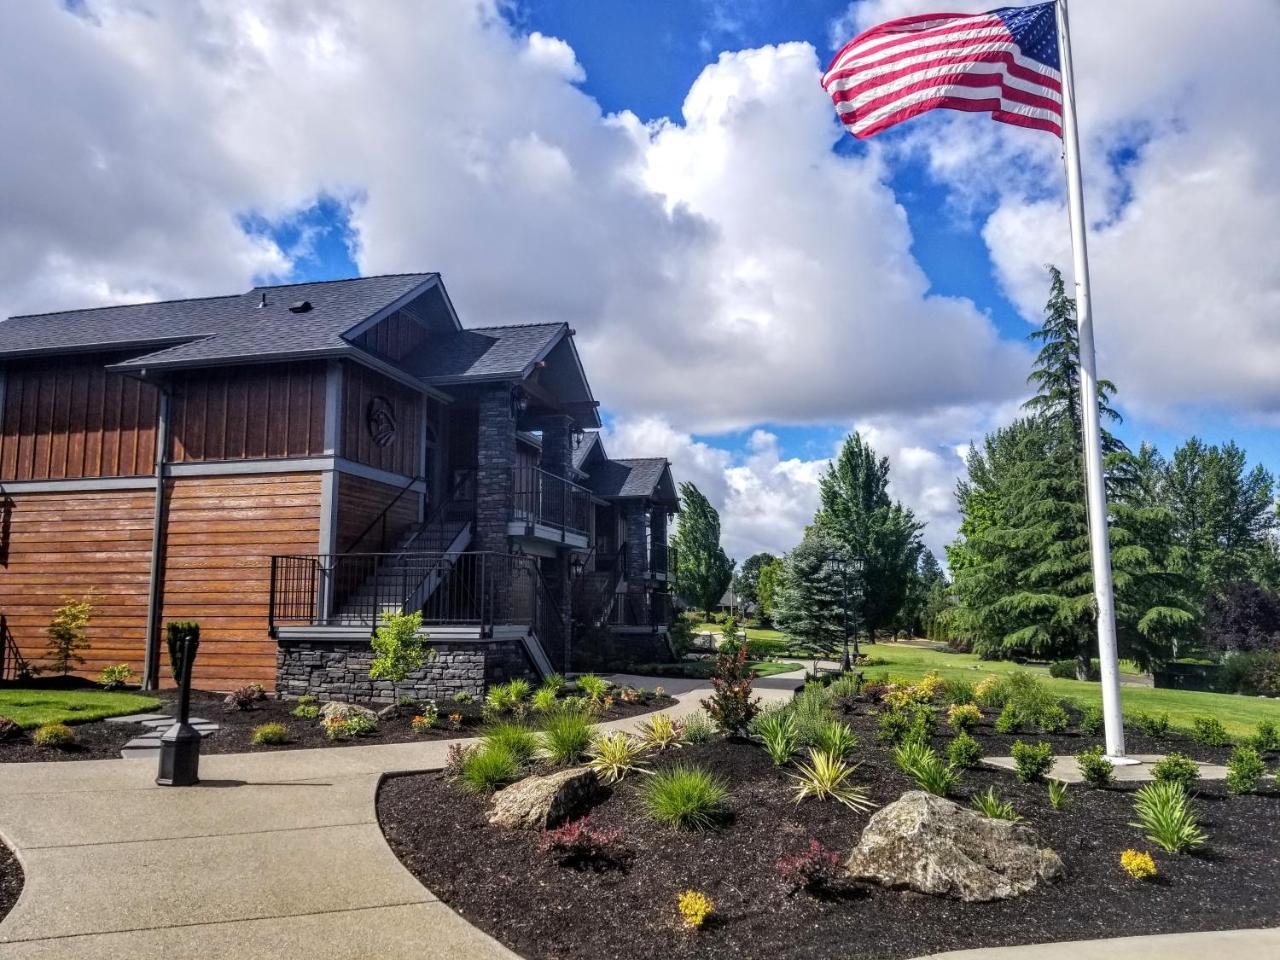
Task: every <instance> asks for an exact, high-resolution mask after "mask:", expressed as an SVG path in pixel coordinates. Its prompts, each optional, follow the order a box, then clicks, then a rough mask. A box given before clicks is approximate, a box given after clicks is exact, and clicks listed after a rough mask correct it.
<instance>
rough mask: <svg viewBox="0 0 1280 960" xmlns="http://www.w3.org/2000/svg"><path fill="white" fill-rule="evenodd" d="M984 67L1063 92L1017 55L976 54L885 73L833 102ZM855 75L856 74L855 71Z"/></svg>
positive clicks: (838, 92)
mask: <svg viewBox="0 0 1280 960" xmlns="http://www.w3.org/2000/svg"><path fill="white" fill-rule="evenodd" d="M981 63H1003V64H1004V65H1005V69H1006V70H1008V72H1009V75H1010V76H1013V77H1017V78H1018V79H1019V80H1025V81H1027V82H1028V83H1034V84H1037V85H1038V86H1042V87H1046V88H1048V89H1049V90H1052V91H1053V92H1054V93H1061V92H1062V84H1061V83H1060V82H1059V81H1057V80H1054V79H1053V78H1052V77H1048V76H1045V75H1044V74H1043V73H1036V71H1034V70H1028V69H1027V68H1026V67H1024V66H1022V65H1021V64H1019V63H1018V62H1017V61H1016V59H1015V57H1014V55H1013V54H1012V53H1010V52H1009V51H1007V50H989V51H986V52H983V53H973V54H968V55H962V54H956V55H954V56H949V57H937V58H935V59H933V60H930V61H928V62H927V63H914V64H912V65H911V66H909V67H904V68H902V69H900V70H894V71H892V72H891V73H882V74H880V75H878V76H875V77H871V78H870V79H868V80H866V81H864V82H862V83H860V84H858V85H856V86H853V87H849V88H848V89H845V90H830V91H829V92H830V94H831V99H832V101H834V102H835V103H837V104H840V103H846V102H848V101H850V100H853V99H855V98H857V97H858V96H860V95H861V94H863V93H866V92H867V91H869V90H873V89H875V88H876V87H879V86H883V85H885V84H888V83H892V82H893V81H895V80H900V79H902V78H903V77H908V76H911V74H913V73H919V72H920V71H922V70H932V69H934V68H936V67H947V66H953V67H957V68H963V67H965V66H967V65H976V64H981ZM855 74H856V71H855Z"/></svg>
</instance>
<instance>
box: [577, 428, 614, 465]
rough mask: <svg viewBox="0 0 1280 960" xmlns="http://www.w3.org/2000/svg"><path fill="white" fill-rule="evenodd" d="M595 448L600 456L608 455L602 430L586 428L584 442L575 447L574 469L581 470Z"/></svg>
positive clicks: (583, 434) (583, 433) (583, 436)
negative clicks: (601, 433)
mask: <svg viewBox="0 0 1280 960" xmlns="http://www.w3.org/2000/svg"><path fill="white" fill-rule="evenodd" d="M593 450H598V451H599V452H600V456H602V457H607V454H606V453H605V452H604V441H603V440H601V439H600V431H599V430H584V431H583V432H582V442H581V443H579V444H578V445H577V446H575V447H574V448H573V469H575V470H577V471H579V472H581V471H582V470H583V469H584V467H585V465H586V462H587V458H588V457H590V456H591V453H592V451H593Z"/></svg>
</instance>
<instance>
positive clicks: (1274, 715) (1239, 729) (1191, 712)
mask: <svg viewBox="0 0 1280 960" xmlns="http://www.w3.org/2000/svg"><path fill="white" fill-rule="evenodd" d="M863 652H864V653H866V654H867V655H869V656H871V657H873V658H875V660H876V661H877V663H876V664H875V666H871V667H867V668H866V673H867V676H868V677H872V676H875V675H878V674H882V673H889V674H892V675H895V676H901V677H905V678H909V679H912V680H917V679H919V678H920V677H923V676H924V675H925V674H926V673H937V674H939V675H941V676H942V677H943V678H944V679H963V680H968V681H970V682H971V683H972V682H976V681H978V680H980V679H981V678H982V677H984V676H986V675H987V674H989V673H997V674H1000V673H1014V672H1016V671H1018V670H1027V671H1030V672H1033V673H1036V674H1037V675H1039V676H1040V678H1041V679H1042V680H1044V682H1045V683H1046V684H1048V686H1049V689H1050V690H1051V691H1052V692H1053V693H1054V694H1055V695H1056V696H1059V697H1063V698H1066V699H1068V700H1071V701H1073V702H1075V703H1076V704H1078V705H1080V706H1086V705H1089V704H1100V703H1101V702H1102V692H1101V689H1100V687H1099V685H1098V684H1096V683H1089V682H1086V681H1083V680H1058V679H1055V678H1053V677H1050V676H1049V674H1048V671H1047V670H1046V669H1045V668H1044V667H1033V666H1019V665H1018V664H1016V663H1009V662H1006V661H1001V660H979V659H978V658H977V657H976V656H974V655H973V654H970V653H956V652H954V651H949V650H931V649H927V648H924V647H916V646H907V645H905V644H896V643H877V644H875V645H874V646H868V647H864V648H863ZM1120 701H1121V704H1122V705H1123V709H1124V712H1125V715H1126V716H1133V715H1135V714H1137V713H1149V714H1159V713H1168V714H1169V721H1170V723H1171V724H1172V726H1173V727H1176V728H1177V729H1179V730H1181V731H1184V732H1190V731H1191V730H1192V729H1193V722H1194V719H1195V717H1197V716H1213V717H1217V718H1218V719H1219V720H1220V721H1222V724H1223V726H1225V727H1226V728H1227V732H1228V733H1230V734H1231V735H1232V736H1235V737H1240V736H1245V735H1247V734H1251V733H1253V732H1254V730H1255V728H1256V727H1257V725H1258V724H1259V722H1261V721H1263V720H1271V721H1273V722H1277V721H1280V700H1269V699H1267V698H1265V697H1242V696H1236V695H1234V694H1229V693H1200V692H1198V691H1194V690H1156V689H1154V688H1152V687H1130V686H1121V688H1120Z"/></svg>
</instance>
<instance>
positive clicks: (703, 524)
mask: <svg viewBox="0 0 1280 960" xmlns="http://www.w3.org/2000/svg"><path fill="white" fill-rule="evenodd" d="M671 546H672V549H673V551H674V553H675V558H676V569H675V574H676V593H677V594H678V595H679V596H680V599H681V600H683V601H684V602H685V603H687V604H688V605H689V606H690V607H693V608H696V609H699V610H701V611H702V612H703V613H704V614H705V615H706V618H707V619H708V620H710V619H711V608H712V607H714V606H715V605H716V604H718V603H719V602H720V598H721V597H723V596H724V592H725V591H726V590H727V589H729V584H730V583H731V582H732V581H733V561H732V560H730V559H729V557H728V555H727V554H726V553H725V552H724V549H723V548H722V547H721V546H720V514H719V513H717V512H716V508H715V507H713V506H711V502H710V501H709V500H708V499H707V498H706V497H704V496H703V495H702V491H700V490H699V489H698V488H697V487H695V486H694V485H693V484H692V483H682V484H680V523H679V526H678V527H677V528H676V532H675V536H673V537H672V538H671Z"/></svg>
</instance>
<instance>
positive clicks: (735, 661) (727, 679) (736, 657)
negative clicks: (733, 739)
mask: <svg viewBox="0 0 1280 960" xmlns="http://www.w3.org/2000/svg"><path fill="white" fill-rule="evenodd" d="M755 678H756V675H755V674H754V673H753V672H752V671H750V670H748V669H747V645H746V644H745V643H744V644H742V645H741V646H739V647H738V649H737V650H735V651H733V652H728V651H726V652H724V653H721V654H720V655H719V656H718V657H716V666H715V672H714V673H712V675H711V689H712V694H711V696H710V698H708V699H706V700H703V701H702V708H703V709H704V710H706V711H707V715H708V716H709V717H711V720H712V721H713V722H714V723H715V725H716V726H717V727H719V728H720V729H721V730H723V731H724V732H725V733H741V732H742V731H743V730H745V729H747V725H748V724H749V723H751V721H752V719H754V717H755V715H756V714H757V713H758V712H759V711H760V698H759V697H752V696H751V684H752V682H753V681H754V680H755Z"/></svg>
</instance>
